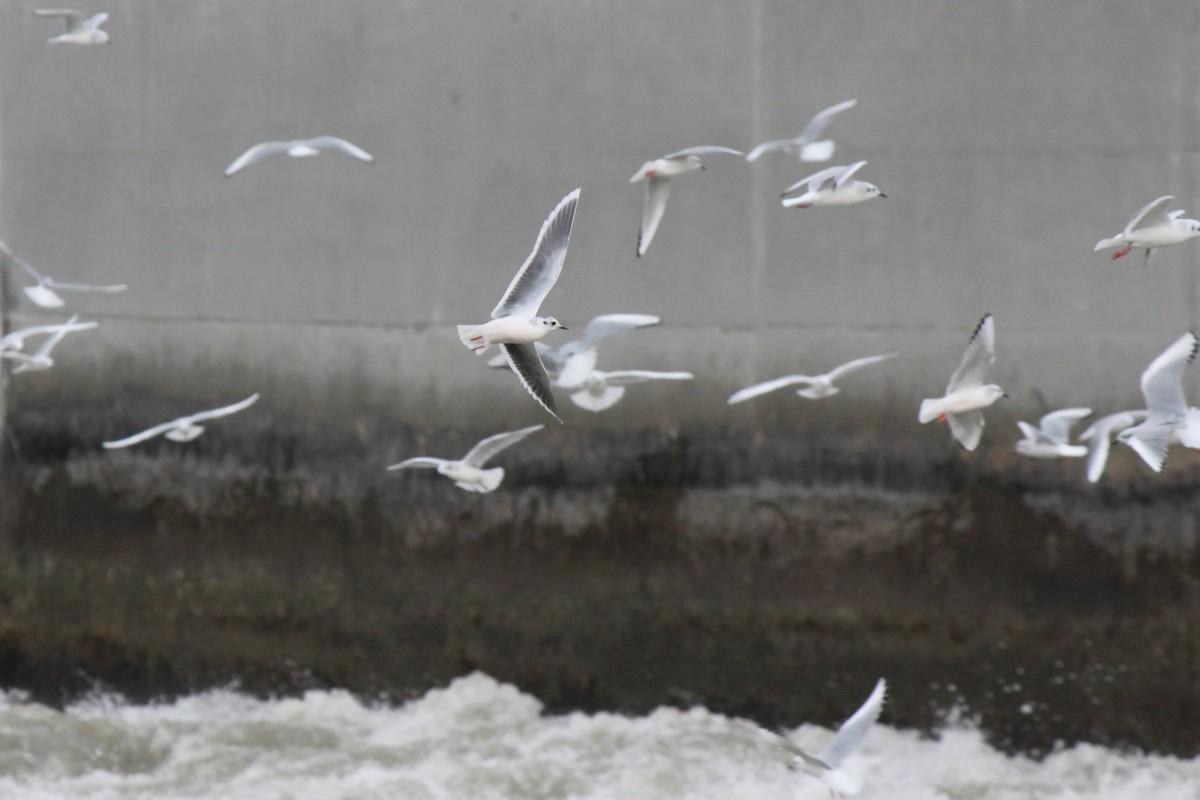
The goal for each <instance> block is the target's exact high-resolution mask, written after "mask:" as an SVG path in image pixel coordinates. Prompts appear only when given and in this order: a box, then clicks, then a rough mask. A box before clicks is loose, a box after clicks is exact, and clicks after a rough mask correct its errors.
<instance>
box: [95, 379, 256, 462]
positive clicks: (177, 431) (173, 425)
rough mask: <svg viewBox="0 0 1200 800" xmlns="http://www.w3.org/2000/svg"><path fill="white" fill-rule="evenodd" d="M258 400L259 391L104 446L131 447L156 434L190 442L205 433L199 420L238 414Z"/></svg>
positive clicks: (105, 443)
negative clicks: (235, 401)
mask: <svg viewBox="0 0 1200 800" xmlns="http://www.w3.org/2000/svg"><path fill="white" fill-rule="evenodd" d="M257 401H258V392H255V393H254V394H252V395H250V396H249V397H247V398H246V399H245V400H241V401H239V402H237V403H234V404H232V405H228V406H221V407H220V408H214V409H212V410H210V411H198V412H196V413H195V414H189V415H188V416H186V417H180V418H179V419H173V420H171V421H170V422H164V423H162V424H161V425H155V426H154V427H153V428H149V429H147V430H144V431H142V432H141V433H135V434H134V435H133V436H127V437H125V438H124V439H117V440H116V441H112V442H104V443H103V444H104V447H105V448H107V449H109V450H115V449H116V448H118V447H129V445H131V444H137V443H138V442H144V441H146V440H147V439H153V438H154V437H155V436H159V435H162V436H165V437H167V438H168V439H170V440H171V441H173V442H190V441H191V440H192V439H195V438H196V437H197V436H199V435H200V434H202V433H204V426H203V425H197V424H196V423H197V422H201V421H203V420H208V419H216V418H217V417H224V416H227V415H229V414H236V413H237V412H239V411H242V410H243V409H247V408H249V407H250V406H252V405H254V404H255V402H257Z"/></svg>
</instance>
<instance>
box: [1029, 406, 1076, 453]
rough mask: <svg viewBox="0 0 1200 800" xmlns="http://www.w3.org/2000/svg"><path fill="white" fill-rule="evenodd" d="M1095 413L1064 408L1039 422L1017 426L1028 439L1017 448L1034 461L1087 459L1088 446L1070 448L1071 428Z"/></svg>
mask: <svg viewBox="0 0 1200 800" xmlns="http://www.w3.org/2000/svg"><path fill="white" fill-rule="evenodd" d="M1091 413H1092V410H1091V409H1090V408H1064V409H1060V410H1059V411H1051V412H1050V413H1049V414H1046V415H1045V416H1043V417H1042V418H1041V420H1040V421H1039V422H1038V424H1037V426H1033V425H1030V424H1029V423H1028V422H1018V423H1017V427H1018V428H1020V429H1021V433H1022V434H1024V436H1025V438H1023V439H1021V440H1020V441H1018V442H1017V444H1016V451H1017V452H1018V453H1020V454H1021V455H1023V456H1029V457H1031V458H1082V457H1083V456H1086V455H1087V452H1088V449H1087V447H1086V446H1085V445H1080V444H1071V443H1070V441H1069V440H1070V438H1071V426H1072V425H1073V424H1074V423H1076V422H1078V421H1079V420H1081V419H1083V418H1084V417H1086V416H1088V415H1089V414H1091Z"/></svg>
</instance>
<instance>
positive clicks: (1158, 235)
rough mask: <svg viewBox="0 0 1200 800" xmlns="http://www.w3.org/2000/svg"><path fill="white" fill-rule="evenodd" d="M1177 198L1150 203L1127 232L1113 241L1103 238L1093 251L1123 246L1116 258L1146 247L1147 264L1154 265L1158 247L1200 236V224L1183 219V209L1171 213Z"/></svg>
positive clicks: (1128, 226) (1130, 223)
mask: <svg viewBox="0 0 1200 800" xmlns="http://www.w3.org/2000/svg"><path fill="white" fill-rule="evenodd" d="M1174 199H1175V197H1174V196H1173V195H1169V194H1164V195H1163V196H1162V197H1160V198H1158V199H1157V200H1152V201H1150V202H1149V203H1147V204H1146V205H1145V206H1144V207H1143V208H1142V209H1141V210H1140V211H1138V212H1137V213H1136V214H1134V215H1133V217H1132V218H1131V219H1130V220H1129V224H1127V225H1126V226H1125V230H1123V231H1121V232H1120V233H1118V234H1117V235H1116V236H1113V237H1112V238H1109V239H1101V240H1100V241H1098V242H1096V246H1095V247H1094V248H1092V250H1093V252H1095V251H1098V250H1106V249H1108V248H1110V247H1117V246H1118V245H1123V247H1121V248H1120V249H1119V250H1117V251H1116V252H1115V253H1113V254H1112V257H1113V258H1114V259H1117V258H1120V257H1121V256H1123V255H1126V254H1128V253H1129V251H1130V250H1132V249H1133V248H1135V247H1144V248H1146V257H1145V262H1146V263H1149V262H1150V253H1151V251H1152V250H1153V249H1154V248H1155V247H1166V246H1168V245H1172V244H1180V243H1182V242H1186V241H1187V240H1188V239H1194V238H1196V237H1197V236H1200V221H1198V220H1194V219H1182V216H1183V209H1179V210H1177V211H1170V212H1168V211H1167V204H1168V203H1170V202H1171V201H1172V200H1174Z"/></svg>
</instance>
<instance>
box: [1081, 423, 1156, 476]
mask: <svg viewBox="0 0 1200 800" xmlns="http://www.w3.org/2000/svg"><path fill="white" fill-rule="evenodd" d="M1149 413H1150V412H1148V411H1146V410H1145V409H1142V410H1138V411H1118V412H1117V413H1116V414H1109V415H1108V416H1106V417H1101V418H1100V419H1098V420H1096V421H1095V422H1093V423H1092V424H1091V425H1089V426H1088V427H1087V428H1085V429H1084V431H1083V433H1081V434H1079V441H1081V442H1090V443H1091V447H1090V448H1089V449H1088V467H1087V479H1088V482H1089V483H1095V482H1097V481H1098V480H1100V476H1101V475H1103V474H1104V467H1105V466H1106V465H1107V464H1108V449H1109V446H1110V445H1111V444H1112V442H1113V440H1114V439H1116V437H1117V434H1118V433H1120V432H1121V431H1123V430H1125V429H1126V428H1131V427H1133V426H1134V425H1136V424H1138V423H1139V422H1141V421H1142V420H1144V419H1145V418H1146V416H1147V415H1148V414H1149Z"/></svg>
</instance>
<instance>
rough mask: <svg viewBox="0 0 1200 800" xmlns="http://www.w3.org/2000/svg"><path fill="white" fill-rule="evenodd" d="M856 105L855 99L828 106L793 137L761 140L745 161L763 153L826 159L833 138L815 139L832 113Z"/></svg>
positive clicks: (802, 159)
mask: <svg viewBox="0 0 1200 800" xmlns="http://www.w3.org/2000/svg"><path fill="white" fill-rule="evenodd" d="M856 105H858V101H857V100H846V101H843V102H841V103H838V104H837V105H835V106H830V107H829V108H827V109H825V110H824V111H821V112H819V113H818V114H817V115H816V116H815V117H813V118H812V119H811V120H809V122H808V125H807V126H806V127H805V128H804V132H803V133H801V134H800V135H799V136H797V137H795V138H794V139H776V140H775V141H773V142H763V143H762V144H760V145H759V146H758V147H756V148H754V149H753V150H751V151H750V152H749V153H748V154H747V155H746V160H747V161H755V160H756V159H758V157H759V156H761V155H762V154H763V153H776V152H778V153H787V154H788V155H789V156H796V157H797V158H799V159H800V160H801V161H828V160H829V157H830V156H832V155H833V140H832V139H825V140H823V141H817V137H819V136H820V135H821V134H822V133H824V132H825V128H827V127H828V126H829V123H830V122H831V121H832V120H833V117H834V115H836V114H840V113H841V112H843V111H845V110H846V109H848V108H854V106H856Z"/></svg>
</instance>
